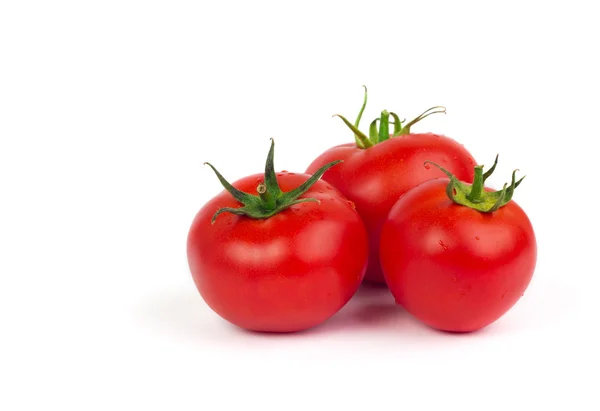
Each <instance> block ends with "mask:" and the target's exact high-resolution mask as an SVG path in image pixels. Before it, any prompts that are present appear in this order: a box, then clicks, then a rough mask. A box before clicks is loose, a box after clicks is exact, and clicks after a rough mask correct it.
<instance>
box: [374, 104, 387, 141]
mask: <svg viewBox="0 0 600 411" xmlns="http://www.w3.org/2000/svg"><path fill="white" fill-rule="evenodd" d="M378 137H379V138H378V139H377V142H378V143H380V142H382V141H385V140H387V139H388V138H390V113H389V112H388V111H387V110H383V111H382V112H381V117H380V120H379V133H378Z"/></svg>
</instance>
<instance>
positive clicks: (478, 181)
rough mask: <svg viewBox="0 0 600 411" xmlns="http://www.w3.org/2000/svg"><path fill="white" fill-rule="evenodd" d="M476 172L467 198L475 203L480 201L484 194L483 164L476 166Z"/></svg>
mask: <svg viewBox="0 0 600 411" xmlns="http://www.w3.org/2000/svg"><path fill="white" fill-rule="evenodd" d="M474 174H475V176H474V177H473V185H472V186H471V192H470V193H469V195H467V198H468V199H469V200H470V201H472V202H474V203H480V202H481V197H482V195H483V166H475V173H474Z"/></svg>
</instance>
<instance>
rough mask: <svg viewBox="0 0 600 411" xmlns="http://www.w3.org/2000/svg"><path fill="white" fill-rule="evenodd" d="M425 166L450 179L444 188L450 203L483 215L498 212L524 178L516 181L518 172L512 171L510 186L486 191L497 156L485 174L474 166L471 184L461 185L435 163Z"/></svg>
mask: <svg viewBox="0 0 600 411" xmlns="http://www.w3.org/2000/svg"><path fill="white" fill-rule="evenodd" d="M425 164H432V165H434V166H436V167H437V168H439V169H440V170H442V171H443V172H444V173H445V174H446V175H447V176H448V178H450V182H449V183H448V186H447V187H446V194H448V197H450V199H451V200H452V201H454V202H455V203H456V204H460V205H463V206H466V207H470V208H472V209H474V210H477V211H481V212H483V213H492V212H494V211H496V210H498V209H499V208H500V207H502V206H505V205H506V204H508V202H509V201H510V200H511V199H512V197H513V194H514V193H515V188H517V187H518V186H519V184H521V181H523V179H524V178H525V176H523V177H521V178H520V179H519V180H518V181H516V173H517V171H519V170H514V171H513V173H512V181H511V183H510V185H508V183H505V184H504V187H502V190H499V191H486V190H485V180H487V179H488V178H489V177H490V176H491V175H492V173H493V172H494V170H495V169H496V165H497V164H498V156H497V155H496V159H495V160H494V165H493V166H492V167H491V168H490V169H489V170H488V171H486V172H485V173H484V172H483V166H482V165H477V166H475V176H474V177H473V184H466V183H463V182H462V181H460V180H459V179H458V178H456V177H455V176H454V175H453V174H452V173H451V172H449V171H448V170H446V169H445V168H443V167H441V166H439V165H437V164H436V163H433V162H431V161H426V162H425Z"/></svg>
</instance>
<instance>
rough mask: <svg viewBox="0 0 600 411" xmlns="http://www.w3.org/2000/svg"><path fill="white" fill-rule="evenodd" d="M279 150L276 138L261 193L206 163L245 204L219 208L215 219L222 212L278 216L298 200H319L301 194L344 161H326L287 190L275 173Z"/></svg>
mask: <svg viewBox="0 0 600 411" xmlns="http://www.w3.org/2000/svg"><path fill="white" fill-rule="evenodd" d="M274 153H275V141H274V140H273V139H271V148H270V149H269V154H268V155H267V161H266V163H265V179H264V183H260V184H259V185H258V186H257V187H256V191H257V193H258V195H252V194H248V193H245V192H243V191H241V190H238V189H237V188H235V187H234V186H232V185H231V184H230V183H229V182H228V181H227V180H225V178H224V177H223V176H222V175H221V173H219V172H218V171H217V169H216V168H215V167H213V166H212V164H210V163H204V164H206V165H208V166H209V167H210V168H211V169H212V170H213V171H214V173H215V174H216V176H217V178H218V179H219V181H220V183H221V185H222V186H223V188H225V190H227V191H228V192H229V193H230V194H231V195H232V196H233V198H235V199H236V200H237V201H238V202H240V203H241V204H242V207H238V208H235V207H224V208H220V209H219V210H217V212H216V213H215V214H214V215H213V217H212V220H211V223H212V224H214V223H215V221H216V219H217V217H218V216H219V215H220V214H222V213H226V212H227V213H232V214H237V215H243V216H246V217H249V218H255V219H266V218H269V217H272V216H274V215H275V214H277V213H279V212H281V211H283V210H285V209H287V208H289V207H291V206H293V205H294V204H300V203H306V202H317V203H319V200H317V199H316V198H299V197H300V196H301V195H302V194H304V193H306V192H307V191H308V190H309V189H310V188H311V187H312V186H313V184H315V183H316V182H317V180H319V178H321V176H322V175H323V174H324V173H325V172H326V171H327V170H329V169H330V168H331V167H333V166H334V165H336V164H338V163H341V162H342V160H337V161H332V162H331V163H327V164H325V165H324V166H323V167H321V168H319V169H318V170H317V171H316V172H315V173H314V174H313V175H312V176H311V177H310V178H308V179H307V180H306V181H305V182H304V183H302V184H301V185H300V186H298V187H296V188H295V189H294V190H292V191H288V192H286V193H284V192H282V191H281V188H280V187H279V183H278V182H277V175H276V174H275V167H274V160H273V159H274V155H275V154H274Z"/></svg>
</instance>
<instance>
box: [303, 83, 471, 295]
mask: <svg viewBox="0 0 600 411" xmlns="http://www.w3.org/2000/svg"><path fill="white" fill-rule="evenodd" d="M365 105H366V89H365V103H364V104H363V107H362V109H361V112H360V114H359V116H358V119H357V121H356V125H354V126H353V125H352V124H350V123H349V122H348V121H347V120H346V119H344V118H343V117H342V120H343V121H344V122H345V123H346V125H348V126H349V127H350V128H351V129H352V130H353V131H354V132H355V136H356V143H351V144H342V145H339V146H336V147H333V148H331V149H329V150H327V151H325V152H324V153H323V154H321V155H320V156H319V157H317V158H316V159H315V160H314V161H313V162H312V163H311V164H310V166H309V167H308V168H307V170H306V172H307V173H309V174H311V173H314V172H315V171H316V170H318V169H319V168H320V167H322V166H323V165H324V164H327V163H328V162H330V161H332V160H338V159H340V160H343V161H344V162H343V163H342V164H340V165H338V166H336V167H334V168H332V169H330V170H328V171H327V172H326V173H325V174H324V175H323V180H325V181H327V182H329V183H330V184H332V185H333V186H334V187H336V188H337V189H338V190H339V191H341V192H342V194H343V195H344V196H346V197H347V198H348V199H349V200H351V201H353V202H354V203H355V204H356V209H357V211H358V213H359V214H360V216H361V217H362V219H363V221H364V222H365V225H366V227H367V232H368V235H369V249H370V252H369V267H368V269H367V273H366V277H365V279H366V280H367V281H371V282H376V283H380V284H384V283H385V281H384V278H383V273H382V271H381V268H380V264H379V238H380V235H381V227H382V225H383V222H384V221H385V219H386V217H387V215H388V212H389V211H390V209H391V208H392V206H393V205H394V203H396V201H397V200H398V198H399V197H400V196H401V195H402V194H404V193H405V192H406V191H408V190H409V189H411V188H412V187H414V186H416V185H418V184H420V183H422V182H424V181H426V180H429V179H432V178H437V177H443V176H444V174H443V173H442V172H441V171H439V170H437V169H436V168H435V167H431V166H430V165H429V164H426V165H423V163H424V161H426V160H431V161H435V162H438V163H440V164H443V165H444V167H446V168H447V169H448V170H450V171H451V172H453V173H454V174H456V176H457V177H458V178H459V179H462V180H464V181H473V180H472V178H473V166H474V165H475V163H474V160H473V156H471V154H470V153H469V152H468V151H467V150H466V149H465V148H464V147H463V146H462V145H460V144H458V143H457V142H456V141H454V140H452V139H450V138H448V137H445V136H443V135H439V134H432V133H425V134H413V133H411V132H410V127H411V126H412V125H414V124H415V123H417V122H418V121H420V120H422V119H423V118H425V117H427V116H428V115H430V114H434V113H438V112H445V111H444V110H437V111H436V110H435V109H440V107H434V108H433V109H430V110H427V111H426V112H425V113H423V114H421V115H420V116H419V117H417V118H416V119H414V120H413V121H411V122H409V123H408V124H406V125H404V126H403V127H402V126H401V122H400V120H399V119H398V116H397V115H395V114H394V113H388V112H387V111H383V112H382V116H381V119H379V121H380V128H379V130H377V127H376V122H375V121H374V122H373V123H371V127H370V137H367V136H365V135H364V134H362V133H361V132H360V131H359V130H358V129H357V126H358V123H359V121H360V118H361V116H362V112H363V110H364V108H365ZM390 115H391V116H393V118H394V119H395V121H394V132H393V133H391V134H390V133H389V131H388V130H389V117H390ZM340 117H341V116H340Z"/></svg>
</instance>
